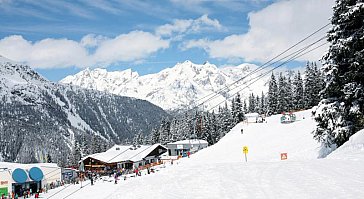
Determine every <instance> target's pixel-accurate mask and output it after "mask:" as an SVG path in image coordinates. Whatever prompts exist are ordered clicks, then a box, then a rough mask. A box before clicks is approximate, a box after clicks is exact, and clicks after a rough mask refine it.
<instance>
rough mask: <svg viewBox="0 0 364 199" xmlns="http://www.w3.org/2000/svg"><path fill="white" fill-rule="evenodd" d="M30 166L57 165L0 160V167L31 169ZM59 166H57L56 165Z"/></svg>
mask: <svg viewBox="0 0 364 199" xmlns="http://www.w3.org/2000/svg"><path fill="white" fill-rule="evenodd" d="M32 167H52V168H56V167H58V166H57V164H55V163H32V164H21V163H14V162H0V168H7V169H16V168H21V169H31V168H32ZM58 168H59V167H58Z"/></svg>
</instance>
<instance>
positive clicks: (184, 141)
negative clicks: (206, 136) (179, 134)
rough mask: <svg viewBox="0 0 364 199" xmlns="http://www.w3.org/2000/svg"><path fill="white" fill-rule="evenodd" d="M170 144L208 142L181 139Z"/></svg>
mask: <svg viewBox="0 0 364 199" xmlns="http://www.w3.org/2000/svg"><path fill="white" fill-rule="evenodd" d="M168 144H207V141H205V140H197V139H196V140H180V141H177V142H172V143H168Z"/></svg>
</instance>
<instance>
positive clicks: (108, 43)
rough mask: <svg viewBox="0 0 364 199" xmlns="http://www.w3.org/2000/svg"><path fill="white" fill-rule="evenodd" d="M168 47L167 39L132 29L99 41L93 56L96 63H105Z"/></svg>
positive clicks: (141, 56) (127, 59)
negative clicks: (127, 32) (126, 32)
mask: <svg viewBox="0 0 364 199" xmlns="http://www.w3.org/2000/svg"><path fill="white" fill-rule="evenodd" d="M168 47H169V41H167V40H163V39H161V38H160V37H158V36H155V35H153V34H151V33H148V32H142V31H133V32H130V33H129V34H122V35H119V36H117V37H115V38H114V39H109V40H105V41H103V42H101V44H100V45H99V46H98V48H97V49H96V52H95V54H94V56H93V57H94V59H95V62H96V63H99V64H106V65H107V64H110V63H114V62H118V61H134V60H138V59H142V58H145V57H146V56H148V55H150V54H152V53H154V52H156V51H158V50H160V49H164V48H168Z"/></svg>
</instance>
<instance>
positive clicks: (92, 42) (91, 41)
mask: <svg viewBox="0 0 364 199" xmlns="http://www.w3.org/2000/svg"><path fill="white" fill-rule="evenodd" d="M107 39H108V38H107V37H104V36H102V35H95V34H88V35H85V36H84V37H82V39H81V45H82V46H84V47H88V48H92V47H96V46H98V45H99V44H100V43H101V42H102V41H105V40H107Z"/></svg>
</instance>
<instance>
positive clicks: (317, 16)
mask: <svg viewBox="0 0 364 199" xmlns="http://www.w3.org/2000/svg"><path fill="white" fill-rule="evenodd" d="M333 4H334V2H333V1H332V0H321V1H316V0H291V1H278V2H277V3H274V4H272V5H270V6H268V7H266V8H264V9H262V10H260V11H258V12H252V13H250V14H249V26H250V29H249V31H248V32H247V33H246V34H237V35H230V36H227V37H225V38H223V39H220V40H213V41H211V40H207V39H198V40H190V41H187V42H185V43H184V44H183V45H182V49H184V50H187V49H189V48H195V47H197V48H202V49H204V50H205V51H206V52H208V53H209V55H210V57H212V58H225V59H232V58H241V59H244V60H245V61H266V60H267V59H269V58H272V57H274V56H275V55H277V54H279V53H280V52H282V51H283V50H285V49H287V48H288V47H290V46H291V45H292V44H294V43H296V42H298V41H299V40H301V39H302V38H304V37H306V36H307V35H309V34H310V33H312V32H313V31H315V30H317V29H318V28H320V27H322V26H323V25H325V24H327V23H329V18H330V17H331V15H332V5H333ZM324 34H325V31H322V32H321V33H320V35H319V36H317V37H315V38H313V39H312V40H311V42H312V41H313V40H314V39H317V38H318V37H322V36H324ZM306 44H307V43H306ZM324 51H325V48H320V50H317V51H315V53H310V54H307V55H306V56H303V57H301V58H300V60H317V59H319V58H320V57H321V56H322V54H323V53H324Z"/></svg>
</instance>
